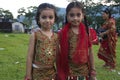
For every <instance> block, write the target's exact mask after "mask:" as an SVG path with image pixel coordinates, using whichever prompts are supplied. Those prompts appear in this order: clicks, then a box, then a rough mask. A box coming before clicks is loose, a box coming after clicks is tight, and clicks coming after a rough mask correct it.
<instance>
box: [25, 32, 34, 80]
mask: <svg viewBox="0 0 120 80" xmlns="http://www.w3.org/2000/svg"><path fill="white" fill-rule="evenodd" d="M34 34H35V33H32V34H31V36H30V40H29V46H28V54H27V61H26V76H25V80H31V79H32V76H31V72H32V61H33V54H34V45H35V36H34Z"/></svg>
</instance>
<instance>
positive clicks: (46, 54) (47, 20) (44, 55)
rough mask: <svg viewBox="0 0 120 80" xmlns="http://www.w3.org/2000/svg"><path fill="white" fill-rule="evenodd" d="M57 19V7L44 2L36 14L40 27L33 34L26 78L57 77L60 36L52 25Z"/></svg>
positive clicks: (48, 79)
mask: <svg viewBox="0 0 120 80" xmlns="http://www.w3.org/2000/svg"><path fill="white" fill-rule="evenodd" d="M56 19H57V15H56V8H55V7H54V6H53V5H52V4H48V3H42V4H41V5H39V7H38V9H37V14H36V21H37V24H38V26H39V28H40V30H37V31H36V32H34V33H32V34H31V37H30V43H29V49H28V55H27V63H26V76H25V80H54V79H55V77H56V69H55V67H54V65H55V63H56V52H57V45H58V36H57V34H56V33H53V31H52V26H53V24H54V22H55V20H56Z"/></svg>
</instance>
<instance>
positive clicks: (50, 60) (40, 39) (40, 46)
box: [33, 32, 58, 80]
mask: <svg viewBox="0 0 120 80" xmlns="http://www.w3.org/2000/svg"><path fill="white" fill-rule="evenodd" d="M36 38H37V39H36V53H35V58H34V62H33V63H34V64H35V65H36V66H38V67H39V68H33V80H52V79H54V78H55V75H56V69H55V66H54V65H55V63H56V50H57V45H58V36H57V34H56V33H53V35H52V37H51V38H48V37H47V36H46V35H44V34H43V33H42V32H37V33H36Z"/></svg>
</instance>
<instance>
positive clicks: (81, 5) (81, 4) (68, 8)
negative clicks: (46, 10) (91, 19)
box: [65, 1, 89, 34]
mask: <svg viewBox="0 0 120 80" xmlns="http://www.w3.org/2000/svg"><path fill="white" fill-rule="evenodd" d="M74 7H76V8H79V9H81V11H82V13H84V24H85V26H86V32H87V33H88V34H89V30H88V24H87V18H86V16H85V9H84V5H83V3H82V2H79V1H73V2H71V3H69V4H68V6H67V8H66V22H65V23H68V21H67V14H68V12H69V11H70V10H71V8H74Z"/></svg>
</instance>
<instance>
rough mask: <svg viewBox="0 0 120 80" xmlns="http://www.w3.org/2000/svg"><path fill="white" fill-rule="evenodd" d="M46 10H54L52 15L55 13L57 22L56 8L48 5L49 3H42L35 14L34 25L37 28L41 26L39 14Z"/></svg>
mask: <svg viewBox="0 0 120 80" xmlns="http://www.w3.org/2000/svg"><path fill="white" fill-rule="evenodd" d="M46 8H50V9H53V10H54V13H55V22H56V21H57V19H58V17H57V12H56V7H55V6H54V5H52V4H49V3H42V4H40V5H39V6H38V8H37V12H36V17H35V19H36V23H37V25H38V26H39V27H41V25H40V24H39V16H40V14H41V12H42V11H43V10H45V9H46Z"/></svg>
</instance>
